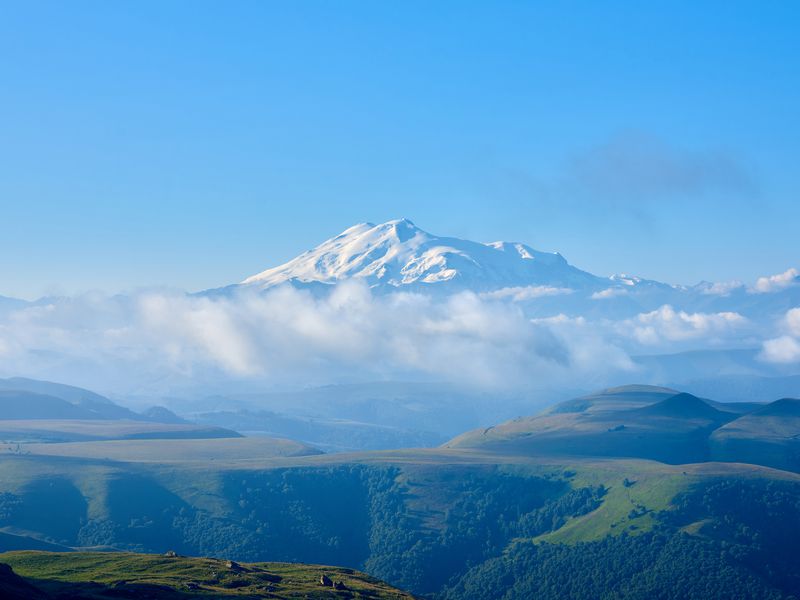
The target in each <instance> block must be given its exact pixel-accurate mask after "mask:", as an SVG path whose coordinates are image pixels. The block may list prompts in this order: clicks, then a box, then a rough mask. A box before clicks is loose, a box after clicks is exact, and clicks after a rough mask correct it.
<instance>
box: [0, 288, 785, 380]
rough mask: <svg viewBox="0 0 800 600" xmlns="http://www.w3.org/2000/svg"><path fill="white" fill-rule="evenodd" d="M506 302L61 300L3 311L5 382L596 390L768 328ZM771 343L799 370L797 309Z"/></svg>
mask: <svg viewBox="0 0 800 600" xmlns="http://www.w3.org/2000/svg"><path fill="white" fill-rule="evenodd" d="M501 292H502V293H497V294H490V295H481V294H475V293H472V292H462V293H457V294H453V295H450V296H446V297H441V296H428V295H423V294H418V293H406V292H395V293H390V294H373V293H372V292H371V291H370V289H369V288H368V287H367V286H366V285H365V284H363V283H362V282H357V281H353V282H347V283H343V284H340V285H337V286H335V287H332V288H331V290H330V291H329V293H327V294H324V295H318V294H317V295H315V294H313V293H311V292H310V291H308V290H298V289H295V288H293V287H291V286H283V287H278V288H275V289H272V290H270V291H268V292H264V293H258V292H255V291H244V292H242V293H239V294H234V295H230V296H191V295H186V294H183V293H179V292H170V291H160V290H159V291H144V292H139V293H135V294H131V295H127V296H125V295H119V296H112V297H107V296H101V295H91V294H90V295H84V296H79V297H75V298H67V299H60V300H58V301H54V302H52V303H44V304H42V305H38V306H28V307H25V308H21V309H15V310H12V311H10V312H6V313H5V314H3V315H0V369H1V371H0V376H14V375H22V376H29V377H36V378H43V379H51V380H56V381H58V380H61V381H68V382H71V383H77V384H80V385H86V386H88V387H98V388H99V389H101V390H115V391H117V390H119V393H120V394H128V395H135V394H137V393H140V394H142V395H144V394H147V393H149V392H150V391H152V390H154V389H158V390H160V393H170V390H172V389H175V388H176V387H178V388H180V387H181V385H184V386H185V387H190V386H189V384H190V383H191V385H194V386H197V385H202V384H203V382H206V381H215V382H237V381H238V382H245V383H246V382H250V383H253V382H255V383H256V384H257V385H259V386H262V385H277V386H281V385H283V386H293V387H298V386H299V387H307V386H314V385H323V384H327V383H337V382H347V381H374V380H389V379H404V380H426V379H427V380H437V381H451V382H457V383H463V384H467V385H470V386H476V387H480V388H486V389H498V388H510V387H526V386H532V385H533V386H535V385H540V386H550V387H553V386H558V385H568V386H572V387H574V386H577V385H591V386H592V387H596V386H599V385H602V383H603V382H608V381H617V382H618V381H625V380H629V379H631V378H635V373H636V368H637V367H636V365H635V362H634V361H632V360H631V358H630V355H631V354H635V353H641V352H647V353H653V352H671V351H680V350H684V349H690V348H697V347H710V346H716V347H720V346H724V345H727V346H728V347H731V344H737V343H739V342H741V340H742V339H744V337H745V336H747V335H752V334H753V332H757V331H758V327H756V326H755V324H754V323H752V322H750V321H749V320H748V319H747V318H745V317H744V316H742V315H740V314H738V313H736V312H724V311H723V312H687V311H683V310H679V309H677V308H675V307H673V306H670V305H664V306H661V307H660V308H658V309H656V310H653V311H647V312H642V313H640V314H637V315H635V316H632V317H624V318H622V317H621V318H619V319H617V320H614V319H610V318H591V317H589V316H587V315H583V316H582V315H575V314H571V315H564V314H560V315H559V314H557V315H555V316H550V317H546V318H531V317H530V316H529V315H527V314H526V313H525V303H524V302H519V300H521V299H522V300H525V299H529V297H531V296H532V297H542V296H561V295H564V297H565V299H567V298H572V297H573V296H572V295H569V296H567V295H566V294H568V293H569V290H565V289H562V288H541V287H534V288H512V289H509V290H501ZM784 336H785V337H787V338H788V339H781V338H782V337H784ZM773 338H774V340H770V341H768V342H766V343H765V344H764V348H763V352H762V354H763V356H762V357H763V358H764V359H765V360H767V361H771V362H787V361H791V360H795V359H794V358H793V357H794V354H793V348H795V346H794V345H793V343H794V342H792V341H791V340H794V341H797V340H798V339H800V309H794V310H793V311H789V312H788V313H787V314H786V315H785V318H784V319H783V320H782V325H781V329H780V331H778V332H776V335H774V336H773ZM762 339H763V338H762ZM775 340H779V341H775ZM579 382H584V383H579ZM586 382H591V383H586ZM226 385H227V384H226ZM243 385H244V384H243Z"/></svg>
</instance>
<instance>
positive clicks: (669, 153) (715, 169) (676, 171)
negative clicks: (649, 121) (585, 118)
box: [566, 132, 755, 205]
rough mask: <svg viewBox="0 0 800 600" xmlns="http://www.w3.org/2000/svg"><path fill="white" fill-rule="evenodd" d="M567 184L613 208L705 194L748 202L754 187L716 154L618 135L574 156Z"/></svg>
mask: <svg viewBox="0 0 800 600" xmlns="http://www.w3.org/2000/svg"><path fill="white" fill-rule="evenodd" d="M566 182H567V184H568V185H574V186H576V187H579V188H583V189H585V190H587V191H590V192H592V194H593V196H595V197H600V198H604V199H605V200H606V201H609V202H614V203H626V202H635V203H636V204H637V205H638V204H641V203H642V202H648V201H660V200H663V199H664V198H678V197H693V196H698V195H703V194H707V193H710V192H724V193H726V194H735V195H739V196H749V195H751V194H752V193H753V192H754V191H755V183H754V180H753V178H752V176H751V175H750V174H749V172H748V170H747V169H746V168H745V166H744V165H743V164H742V163H741V161H739V160H738V159H737V158H736V157H734V156H733V155H731V154H729V153H727V152H724V151H721V150H689V149H685V148H679V147H676V146H673V145H671V144H669V143H667V142H666V141H664V140H663V139H661V138H658V137H656V136H653V135H647V134H644V133H638V132H632V133H623V134H619V135H617V136H615V137H613V138H612V139H610V140H609V141H607V142H606V143H603V144H600V145H598V146H595V147H593V148H589V149H588V150H586V151H584V152H581V153H577V154H576V155H574V156H573V158H572V159H571V160H570V161H569V163H568V168H567V172H566Z"/></svg>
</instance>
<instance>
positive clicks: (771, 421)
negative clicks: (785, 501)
mask: <svg viewBox="0 0 800 600" xmlns="http://www.w3.org/2000/svg"><path fill="white" fill-rule="evenodd" d="M710 443H711V457H712V458H713V459H714V460H725V461H738V462H748V463H755V464H761V465H768V466H770V467H775V468H778V469H786V470H789V471H800V400H796V399H792V398H783V399H781V400H776V401H775V402H772V403H770V404H767V405H766V406H764V407H762V408H760V409H759V410H756V411H754V412H752V413H750V414H747V415H744V416H742V417H739V418H738V419H736V420H735V421H732V422H730V423H728V424H726V425H724V426H723V427H720V428H719V429H717V430H716V431H714V432H713V433H712V434H711V437H710Z"/></svg>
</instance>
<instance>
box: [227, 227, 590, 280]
mask: <svg viewBox="0 0 800 600" xmlns="http://www.w3.org/2000/svg"><path fill="white" fill-rule="evenodd" d="M347 279H360V280H362V281H365V282H366V283H367V284H368V285H369V286H370V287H373V288H384V289H398V288H404V289H417V290H419V289H426V290H432V289H433V288H432V287H431V286H432V285H434V284H436V285H437V289H444V288H447V289H448V290H450V291H452V290H453V288H454V287H455V288H463V289H471V290H474V291H483V290H496V289H502V288H505V287H516V286H538V285H552V286H558V287H570V286H571V285H572V284H576V285H586V284H593V285H596V283H597V281H598V278H596V277H595V276H594V275H591V274H589V273H586V272H584V271H581V270H579V269H576V268H575V267H573V266H571V265H569V264H568V263H567V261H566V260H565V259H564V258H563V257H562V256H561V255H560V254H558V253H550V252H539V251H537V250H534V249H533V248H531V247H530V246H527V245H525V244H522V243H518V242H492V243H489V244H484V243H479V242H473V241H469V240H463V239H459V238H451V237H440V236H436V235H433V234H430V233H428V232H426V231H423V230H422V229H420V228H419V227H417V226H416V225H415V224H414V223H413V222H412V221H411V220H410V219H407V218H400V219H393V220H391V221H386V222H385V223H381V224H378V225H375V224H373V223H360V224H358V225H354V226H352V227H350V228H348V229H346V230H345V231H343V232H342V233H340V234H339V235H337V236H335V237H333V238H331V239H329V240H327V241H325V242H323V243H322V244H320V245H319V246H317V247H316V248H314V249H312V250H309V251H307V252H304V253H303V254H301V255H300V256H298V257H297V258H295V259H293V260H291V261H289V262H287V263H285V264H283V265H280V266H278V267H274V268H271V269H267V270H266V271H262V272H261V273H258V274H256V275H253V276H252V277H248V278H247V279H245V280H244V281H243V282H242V285H246V286H256V287H259V288H263V289H266V288H270V287H273V286H275V285H279V284H281V283H291V284H292V285H295V286H308V285H319V284H334V283H338V282H340V281H344V280H347Z"/></svg>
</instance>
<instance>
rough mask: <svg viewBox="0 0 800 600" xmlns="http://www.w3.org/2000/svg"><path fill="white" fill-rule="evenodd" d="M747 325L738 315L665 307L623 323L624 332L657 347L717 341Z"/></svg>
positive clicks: (621, 328)
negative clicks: (692, 341) (663, 344)
mask: <svg viewBox="0 0 800 600" xmlns="http://www.w3.org/2000/svg"><path fill="white" fill-rule="evenodd" d="M747 324H748V320H747V319H746V318H745V317H743V316H742V315H740V314H739V313H736V312H719V313H702V312H695V313H688V312H686V311H682V310H676V309H675V308H673V307H672V306H670V305H664V306H662V307H660V308H658V309H657V310H654V311H651V312H647V313H641V314H639V315H637V316H636V317H635V318H634V319H628V320H625V321H623V322H622V323H621V324H620V330H621V331H627V332H628V333H629V334H630V335H631V336H632V337H633V338H634V339H635V340H637V341H638V342H639V343H641V344H645V345H654V344H659V343H662V342H663V341H671V342H680V341H685V340H691V339H697V338H701V337H704V338H708V341H713V339H714V338H722V337H725V336H728V335H730V334H731V333H732V332H735V331H737V330H740V329H741V328H743V327H745V326H746V325H747Z"/></svg>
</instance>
